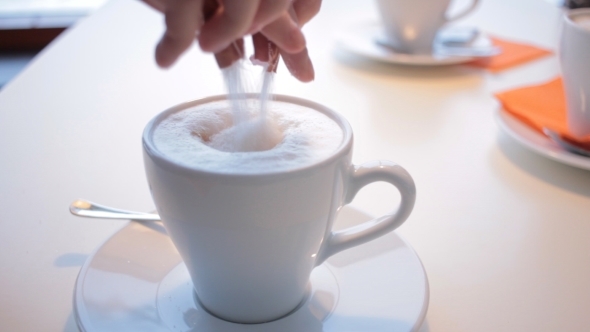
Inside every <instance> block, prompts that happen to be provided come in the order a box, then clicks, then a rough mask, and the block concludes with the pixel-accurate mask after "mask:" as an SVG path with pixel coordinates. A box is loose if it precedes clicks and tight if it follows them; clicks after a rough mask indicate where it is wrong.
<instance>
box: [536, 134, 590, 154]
mask: <svg viewBox="0 0 590 332" xmlns="http://www.w3.org/2000/svg"><path fill="white" fill-rule="evenodd" d="M543 132H544V133H545V135H547V136H549V138H551V140H552V141H553V142H555V143H557V145H559V146H560V147H562V148H564V149H565V150H567V151H569V152H571V153H575V154H578V155H581V156H584V157H590V151H588V150H586V149H583V148H581V147H579V146H575V145H573V144H571V143H570V142H568V141H566V140H564V139H563V138H561V136H560V135H559V134H558V133H556V132H554V131H553V130H551V129H549V128H543Z"/></svg>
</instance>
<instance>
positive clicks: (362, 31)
mask: <svg viewBox="0 0 590 332" xmlns="http://www.w3.org/2000/svg"><path fill="white" fill-rule="evenodd" d="M454 29H457V28H454ZM382 39H383V32H382V26H381V24H380V23H374V22H373V23H362V24H357V25H354V26H351V27H350V28H348V29H346V30H345V31H343V32H342V33H341V34H339V35H338V37H337V44H336V45H337V47H338V48H339V49H342V50H344V51H346V52H349V53H352V54H354V55H357V56H361V57H365V58H368V59H371V60H375V61H380V62H387V63H392V64H398V65H409V66H447V65H454V64H460V63H466V62H469V61H472V60H473V59H474V58H473V57H470V56H462V55H443V54H432V55H428V54H426V55H422V54H404V53H396V52H395V51H394V50H392V49H391V48H389V47H387V46H383V45H381V43H380V42H379V41H380V40H382ZM473 45H476V46H488V45H491V41H490V40H489V38H487V37H486V36H485V35H483V34H481V35H480V36H479V37H478V40H476V41H475V42H474V43H473Z"/></svg>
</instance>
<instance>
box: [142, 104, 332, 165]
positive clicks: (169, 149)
mask: <svg viewBox="0 0 590 332" xmlns="http://www.w3.org/2000/svg"><path fill="white" fill-rule="evenodd" d="M267 102H268V111H267V114H266V117H265V118H263V120H260V119H261V118H260V117H259V113H260V101H258V100H254V99H249V100H248V102H247V103H246V105H247V107H246V109H247V118H248V119H247V121H245V122H242V123H241V124H240V126H250V128H248V129H247V130H243V128H239V127H236V126H234V125H233V117H232V108H231V105H230V103H229V102H228V101H217V102H211V103H207V104H203V105H199V106H196V107H193V108H189V109H185V110H182V111H179V112H177V113H174V114H172V115H170V116H169V117H167V118H166V119H164V120H162V121H161V122H160V123H159V124H158V125H157V127H156V128H155V130H154V131H153V134H152V135H153V136H152V139H153V142H154V145H155V147H156V149H158V150H159V151H160V152H161V153H162V154H164V155H165V156H167V157H168V158H169V159H171V160H172V161H174V162H176V163H179V164H182V165H184V166H187V167H191V168H196V169H200V170H205V171H212V172H215V173H238V174H244V173H245V174H256V173H269V172H280V171H287V170H292V169H296V168H299V167H302V166H306V165H310V164H314V163H316V162H319V161H321V160H324V159H326V158H327V157H329V156H330V155H332V154H333V153H334V152H335V151H336V149H337V148H338V147H339V146H340V144H341V143H342V140H343V133H342V129H341V128H340V126H338V124H337V123H336V122H334V121H333V120H332V119H330V118H328V117H327V116H326V115H324V114H322V113H320V112H318V111H316V110H313V109H311V108H307V107H304V106H299V105H294V104H290V103H286V102H280V101H267ZM263 121H265V122H263ZM240 132H241V133H256V135H249V136H247V137H242V136H240V135H236V133H240Z"/></svg>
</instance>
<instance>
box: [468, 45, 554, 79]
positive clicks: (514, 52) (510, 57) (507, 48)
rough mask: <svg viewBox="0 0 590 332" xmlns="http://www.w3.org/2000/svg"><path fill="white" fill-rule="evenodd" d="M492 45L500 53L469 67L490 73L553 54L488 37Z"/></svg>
mask: <svg viewBox="0 0 590 332" xmlns="http://www.w3.org/2000/svg"><path fill="white" fill-rule="evenodd" d="M490 39H491V40H492V43H493V44H494V45H495V46H498V47H500V48H501V49H502V53H500V54H498V55H495V56H492V57H489V58H484V59H479V60H475V61H473V62H471V65H473V66H476V67H480V68H484V69H487V70H489V71H491V72H492V73H497V72H499V71H502V70H505V69H508V68H512V67H514V66H518V65H520V64H523V63H525V62H529V61H532V60H535V59H537V58H540V57H544V56H546V55H549V54H553V52H552V51H550V50H546V49H543V48H539V47H536V46H532V45H527V44H521V43H515V42H510V41H507V40H503V39H500V38H496V37H490Z"/></svg>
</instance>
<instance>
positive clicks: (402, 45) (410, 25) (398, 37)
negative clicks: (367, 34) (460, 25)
mask: <svg viewBox="0 0 590 332" xmlns="http://www.w3.org/2000/svg"><path fill="white" fill-rule="evenodd" d="M478 2H479V0H473V2H472V3H471V5H470V6H469V7H468V8H467V9H465V10H464V11H463V12H461V13H459V14H457V15H455V16H454V17H451V18H449V17H447V9H448V7H449V4H450V3H451V0H377V5H378V9H379V13H380V14H381V21H382V23H383V27H384V29H385V30H384V32H385V37H386V38H387V39H386V40H385V43H387V45H389V46H391V47H392V48H393V49H394V50H396V51H397V52H400V53H408V54H432V51H433V43H434V39H435V38H436V34H437V32H438V30H439V29H440V28H441V27H442V26H443V25H445V24H447V23H448V22H451V21H455V20H458V19H460V18H462V17H464V16H465V15H467V14H469V13H471V12H472V11H473V10H474V9H475V8H476V6H477V4H478Z"/></svg>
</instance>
